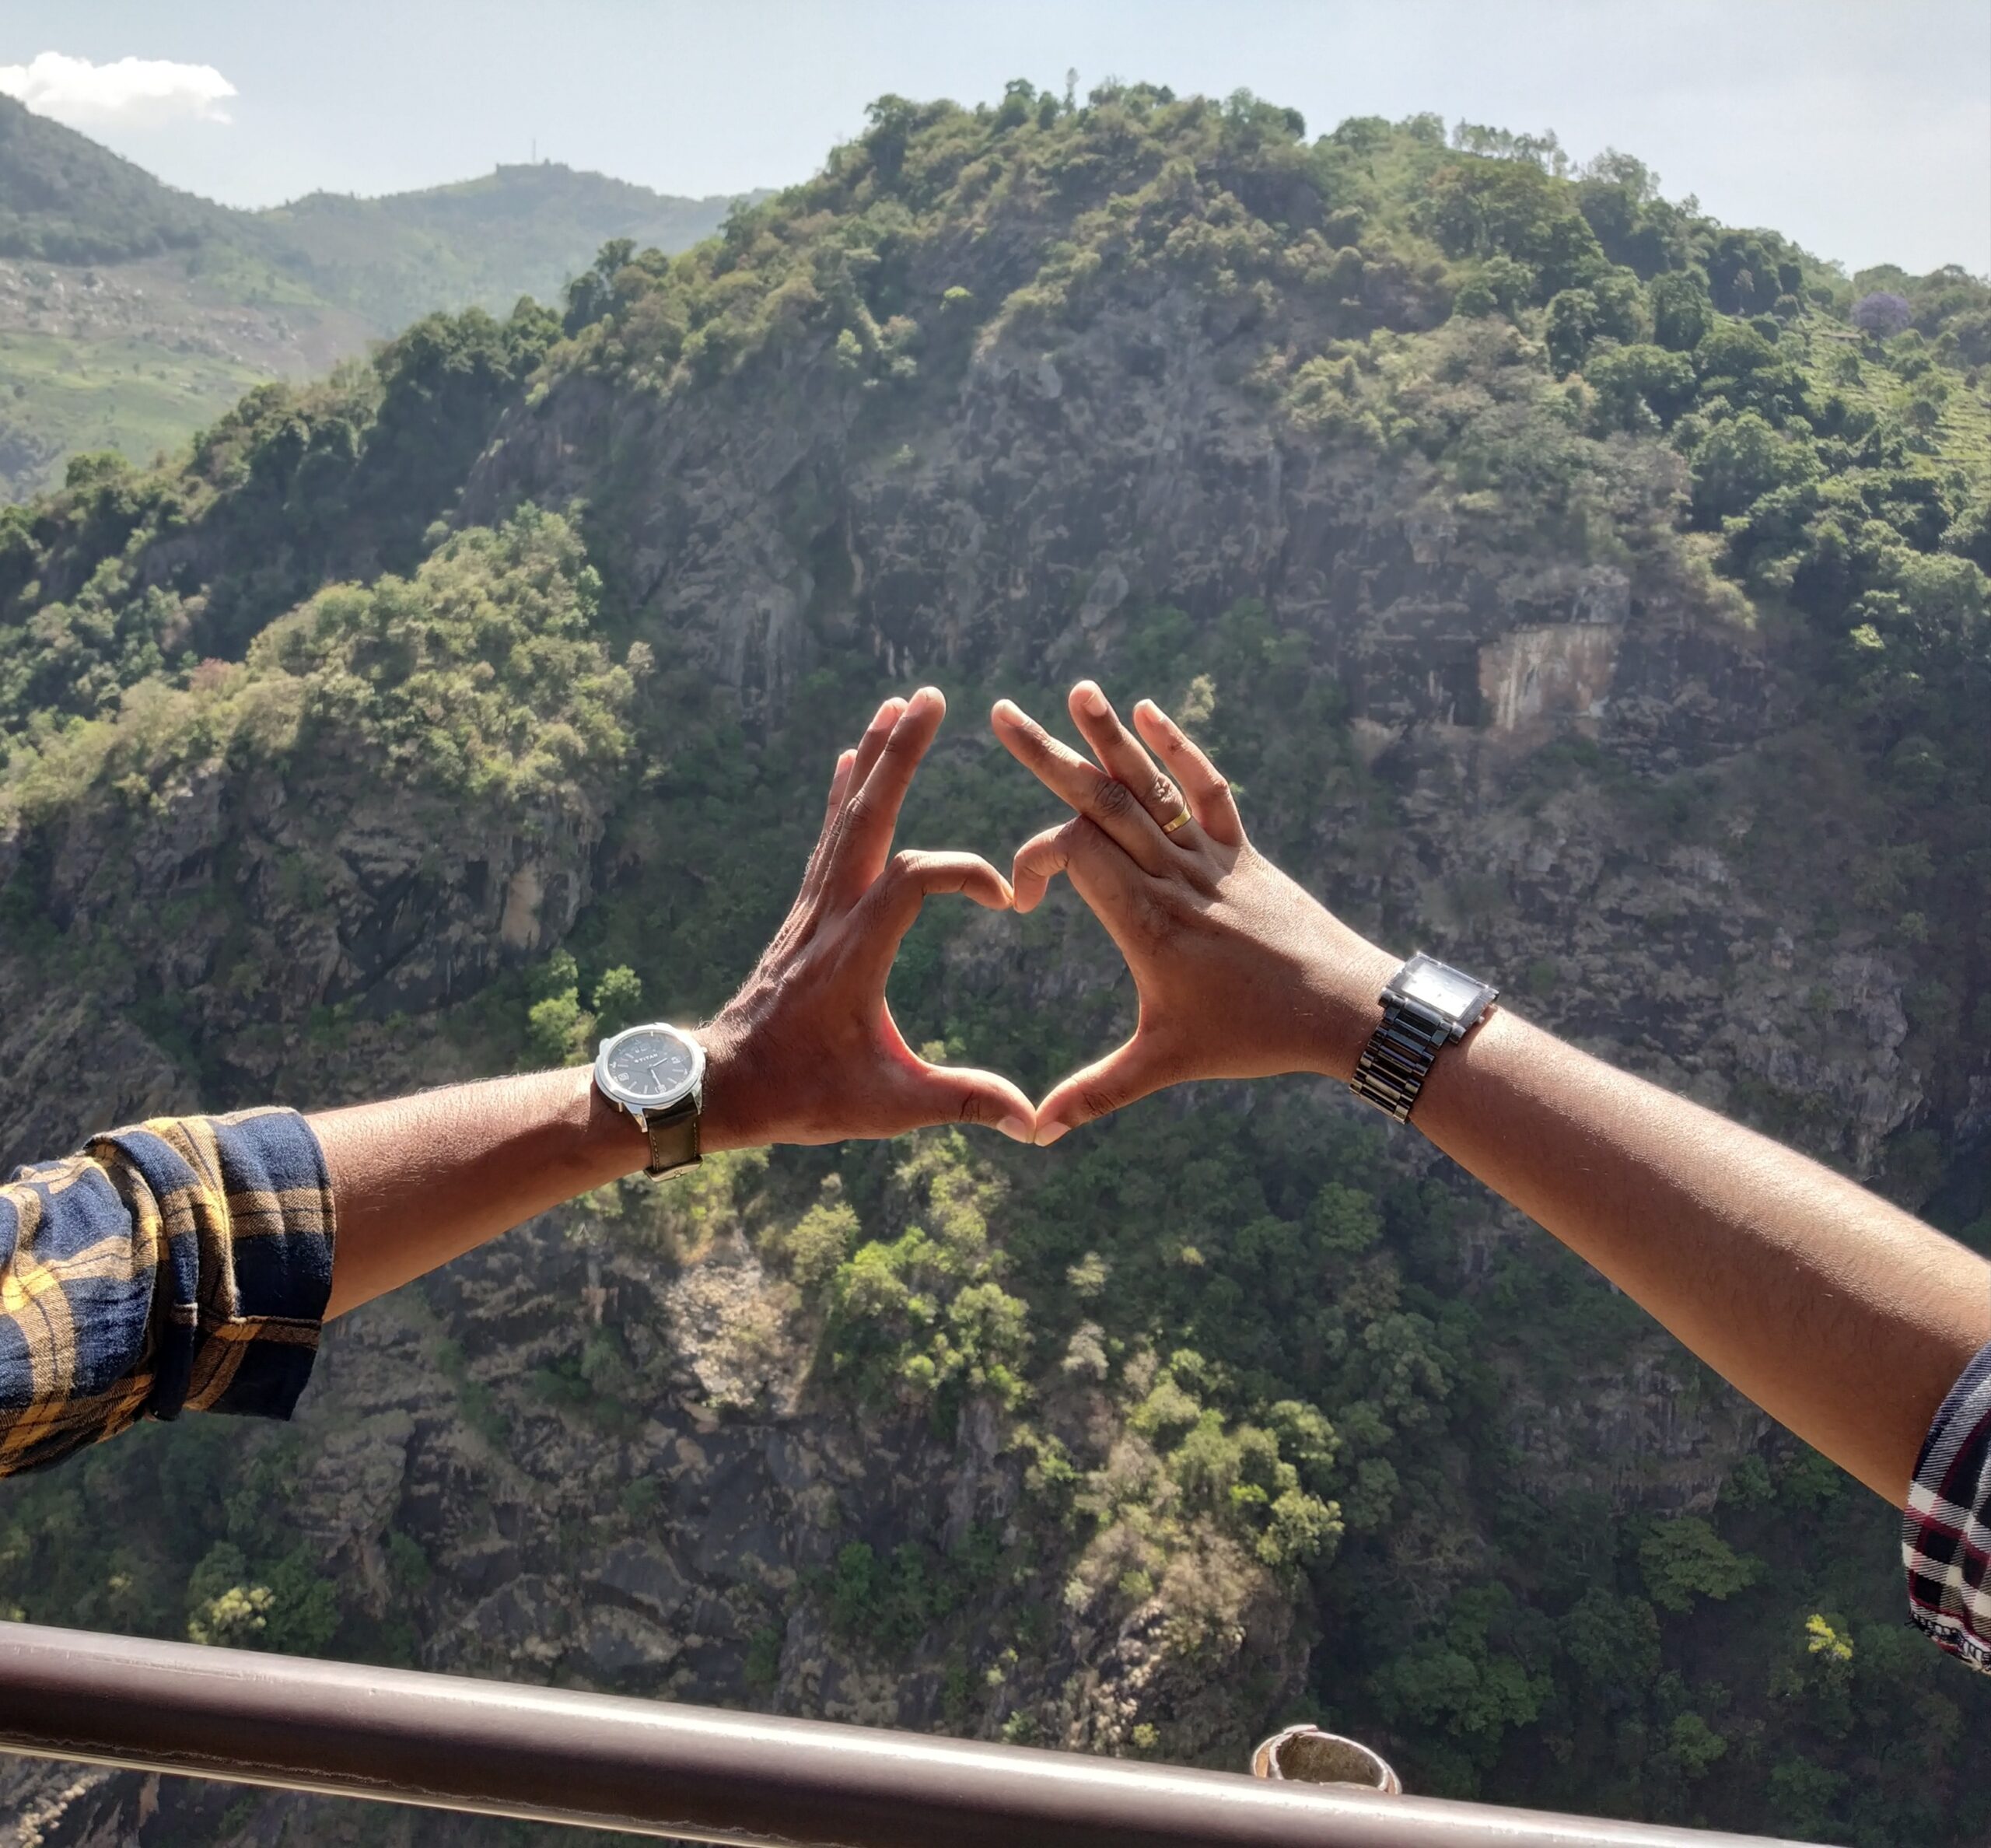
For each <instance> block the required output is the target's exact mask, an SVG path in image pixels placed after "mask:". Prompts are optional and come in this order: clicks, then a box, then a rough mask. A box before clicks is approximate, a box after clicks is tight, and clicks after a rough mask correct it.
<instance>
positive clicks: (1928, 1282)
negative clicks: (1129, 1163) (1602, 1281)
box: [1411, 1008, 1991, 1503]
mask: <svg viewBox="0 0 1991 1848" xmlns="http://www.w3.org/2000/svg"><path fill="white" fill-rule="evenodd" d="M1411 1120H1412V1123H1413V1124H1414V1125H1415V1126H1416V1127H1417V1128H1418V1129H1421V1130H1422V1132H1424V1133H1425V1135H1426V1136H1429V1138H1430V1139H1431V1140H1432V1141H1433V1142H1434V1143H1436V1144H1437V1146H1439V1147H1440V1148H1441V1149H1443V1150H1444V1151H1445V1152H1446V1153H1447V1154H1448V1155H1450V1157H1452V1158H1453V1159H1454V1160H1455V1161H1457V1163H1458V1164H1460V1165H1461V1167H1464V1168H1466V1169H1468V1171H1470V1172H1471V1173H1472V1174H1475V1175H1477V1176H1478V1178H1480V1179H1481V1180H1482V1181H1485V1183H1486V1185H1488V1186H1489V1187H1490V1188H1492V1189H1493V1190H1494V1192H1496V1193H1498V1194H1499V1195H1502V1197H1503V1198H1504V1199H1507V1200H1509V1201H1510V1202H1513V1205H1515V1206H1517V1207H1519V1208H1520V1209H1521V1210H1522V1211H1523V1212H1524V1213H1527V1215H1528V1216H1530V1217H1531V1218H1532V1219H1534V1220H1536V1221H1537V1222H1538V1223H1540V1224H1541V1226H1543V1227H1545V1228H1546V1229H1547V1230H1548V1231H1550V1232H1552V1233H1553V1234H1555V1237H1558V1238H1559V1239H1560V1240H1561V1241H1562V1242H1563V1243H1564V1244H1566V1245H1567V1246H1569V1248H1570V1249H1571V1250H1572V1251H1575V1252H1576V1254H1577V1255H1579V1256H1580V1257H1582V1258H1585V1259H1586V1260H1587V1261H1588V1262H1590V1263H1591V1264H1592V1265H1595V1266H1596V1267H1597V1269H1598V1270H1600V1271H1601V1272H1603V1273H1604V1276H1607V1277H1608V1278H1609V1279H1611V1281H1612V1282H1613V1283H1615V1284H1617V1285H1618V1287H1619V1288H1620V1289H1622V1290H1624V1291H1625V1293H1626V1294H1627V1295H1628V1296H1629V1297H1632V1300H1634V1301H1636V1302H1637V1303H1638V1304H1640V1306H1641V1307H1643V1308H1644V1309H1646V1311H1648V1312H1649V1313H1650V1314H1652V1315H1653V1316H1654V1317H1655V1318H1657V1320H1658V1321H1660V1322H1662V1323H1663V1324H1664V1325H1665V1326H1666V1327H1667V1328H1669V1329H1671V1331H1672V1332H1673V1333H1674V1335H1677V1336H1678V1338H1679V1339H1680V1340H1681V1342H1683V1343H1684V1344H1685V1346H1687V1347H1688V1348H1689V1349H1692V1351H1693V1352H1694V1353H1695V1354H1697V1355H1699V1356H1700V1358H1701V1359H1702V1360H1705V1361H1706V1363H1708V1364H1709V1366H1710V1367H1713V1369H1714V1370H1716V1372H1717V1373H1719V1374H1721V1376H1722V1377H1723V1378H1724V1379H1726V1380H1727V1381H1729V1382H1730V1384H1733V1385H1734V1386H1735V1387H1736V1388H1737V1389H1738V1390H1740V1391H1742V1392H1744V1393H1745V1394H1746V1395H1748V1397H1749V1398H1751V1399H1753V1400H1754V1401H1755V1402H1756V1404H1758V1405H1760V1406H1761V1407H1762V1409H1764V1410H1765V1412H1768V1413H1769V1415H1770V1416H1772V1417H1773V1418H1775V1419H1776V1420H1777V1421H1778V1422H1779V1423H1781V1424H1783V1425H1785V1426H1787V1427H1788V1428H1789V1429H1790V1430H1793V1431H1794V1432H1795V1433H1797V1435H1798V1436H1799V1437H1802V1438H1804V1440H1806V1441H1807V1443H1809V1444H1812V1445H1814V1446H1815V1447H1817V1448H1818V1449H1819V1450H1820V1451H1823V1452H1824V1453H1825V1454H1826V1455H1827V1456H1828V1457H1830V1458H1832V1459H1833V1460H1834V1461H1836V1462H1837V1463H1839V1465H1841V1466H1842V1468H1846V1469H1847V1470H1849V1471H1850V1472H1852V1473H1853V1475H1856V1476H1857V1477H1859V1478H1860V1480H1861V1481H1862V1482H1865V1483H1866V1484H1867V1486H1869V1487H1870V1488H1872V1489H1875V1490H1876V1491H1877V1492H1878V1493H1880V1494H1881V1495H1884V1496H1886V1497H1887V1498H1888V1500H1891V1501H1894V1502H1897V1503H1898V1502H1900V1501H1901V1500H1902V1498H1903V1497H1904V1496H1905V1494H1906V1493H1907V1489H1908V1485H1909V1476H1910V1475H1911V1474H1912V1471H1913V1469H1914V1466H1915V1460H1916V1452H1917V1451H1918V1449H1919V1446H1920V1444H1921V1442H1922V1440H1923V1436H1924V1434H1925V1433H1926V1431H1927V1430H1928V1428H1929V1424H1930V1419H1932V1417H1933V1416H1934V1413H1935V1412H1936V1409H1937V1406H1938V1405H1940V1403H1941V1402H1942V1399H1943V1396H1944V1394H1945V1393H1946V1392H1947V1391H1948V1390H1949V1388H1950V1387H1951V1385H1952V1384H1954V1382H1955V1380H1956V1378H1957V1376H1958V1374H1960V1373H1961V1370H1962V1369H1963V1367H1964V1364H1965V1362H1966V1361H1967V1360H1968V1359H1969V1358H1970V1356H1972V1354H1973V1353H1975V1352H1976V1351H1977V1349H1979V1347H1980V1346H1982V1345H1983V1344H1984V1342H1986V1340H1987V1339H1991V1266H1987V1265H1986V1264H1985V1263H1984V1262H1983V1261H1982V1259H1981V1258H1978V1257H1976V1256H1975V1255H1974V1254H1972V1252H1970V1251H1967V1250H1965V1248H1963V1247H1962V1246H1961V1245H1959V1244H1956V1243H1955V1242H1954V1241H1952V1240H1950V1239H1948V1238H1946V1237H1944V1236H1943V1235H1942V1234H1940V1233H1939V1232H1937V1231H1935V1230H1933V1229H1931V1228H1930V1227H1928V1226H1926V1225H1924V1224H1923V1223H1922V1222H1921V1221H1920V1220H1917V1219H1916V1218H1914V1217H1912V1216H1911V1215H1909V1214H1908V1213H1904V1212H1902V1211H1901V1210H1900V1209H1898V1208H1897V1207H1895V1206H1890V1205H1888V1203H1887V1202H1885V1201H1884V1200H1881V1199H1878V1198H1877V1197H1876V1196H1875V1195H1873V1194H1870V1193H1869V1192H1867V1191H1866V1190H1865V1189H1864V1188H1860V1187H1858V1186H1856V1185H1854V1183H1853V1182H1852V1181H1848V1180H1846V1179H1845V1178H1842V1176H1839V1175H1838V1174H1833V1173H1832V1172H1831V1171H1829V1170H1828V1169H1826V1168H1825V1167H1821V1165H1820V1164H1818V1163H1816V1162H1814V1161H1812V1160H1809V1159H1807V1157H1804V1156H1802V1155H1800V1154H1797V1153H1795V1152H1794V1151H1793V1150H1790V1149H1786V1148H1784V1147H1783V1146H1780V1145H1779V1144H1778V1143H1773V1142H1771V1141H1769V1140H1768V1139H1766V1138H1765V1137H1762V1136H1758V1135H1756V1134H1755V1132H1753V1131H1751V1130H1748V1129H1742V1128H1741V1127H1740V1126H1739V1125H1736V1124H1734V1123H1731V1122H1727V1120H1726V1119H1724V1118H1721V1117H1719V1116H1716V1115H1714V1114H1713V1112H1712V1111H1707V1110H1704V1109H1702V1108H1700V1107H1699V1105H1697V1104H1691V1103H1688V1102H1687V1101H1685V1099H1682V1098H1680V1097H1674V1096H1673V1095H1672V1094H1671V1093H1669V1092H1667V1091H1664V1090H1660V1089H1659V1088H1658V1087H1657V1086H1655V1085H1652V1084H1649V1083H1646V1082H1645V1081H1644V1080H1641V1079H1638V1078H1634V1077H1632V1076H1629V1074H1628V1073H1623V1072H1619V1071H1617V1070H1615V1069H1612V1068H1611V1066H1608V1065H1605V1064H1604V1063H1603V1062H1601V1060H1598V1059H1593V1058H1591V1057H1590V1056H1589V1055H1587V1054H1585V1053H1583V1052H1579V1051H1577V1050H1576V1048H1574V1047H1573V1046H1569V1045H1566V1044H1564V1043H1563V1042H1562V1041H1559V1040H1558V1039H1556V1038H1555V1037H1554V1036H1553V1035H1552V1034H1548V1033H1546V1032H1545V1031H1542V1030H1541V1029H1540V1028H1538V1027H1533V1026H1531V1025H1529V1024H1527V1022H1526V1021H1525V1020H1521V1019H1520V1018H1519V1017H1517V1016H1516V1015H1514V1014H1513V1013H1510V1012H1509V1011H1508V1010H1505V1009H1502V1008H1496V1010H1494V1011H1493V1012H1492V1013H1491V1014H1490V1015H1489V1017H1487V1019H1486V1020H1485V1023H1484V1024H1482V1026H1481V1027H1479V1028H1478V1030H1477V1031H1475V1032H1473V1033H1472V1034H1469V1035H1468V1037H1467V1038H1466V1039H1465V1040H1464V1041H1463V1042H1461V1044H1460V1045H1457V1046H1454V1047H1453V1048H1450V1050H1449V1051H1447V1052H1445V1053H1444V1054H1443V1055H1442V1056H1441V1057H1440V1059H1439V1060H1438V1062H1437V1064H1436V1067H1435V1068H1434V1069H1433V1072H1432V1073H1431V1076H1430V1077H1429V1080H1427V1081H1426V1084H1425V1087H1424V1090H1423V1092H1422V1095H1421V1096H1420V1097H1419V1100H1418V1102H1417V1104H1416V1107H1415V1111H1413V1113H1412V1118H1411Z"/></svg>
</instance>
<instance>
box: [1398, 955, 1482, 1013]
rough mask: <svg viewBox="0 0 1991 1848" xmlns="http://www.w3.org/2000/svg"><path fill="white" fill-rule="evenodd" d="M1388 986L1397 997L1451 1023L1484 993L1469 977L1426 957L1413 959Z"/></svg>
mask: <svg viewBox="0 0 1991 1848" xmlns="http://www.w3.org/2000/svg"><path fill="white" fill-rule="evenodd" d="M1391 986H1392V987H1393V988H1394V989H1396V990H1397V992H1398V993H1399V994H1404V995H1408V996H1409V997H1410V998H1411V999H1412V1000H1413V1001H1421V1002H1422V1003H1423V1004H1424V1005H1425V1006H1426V1007H1428V1008H1430V1009H1431V1010H1433V1011H1434V1012H1435V1013H1441V1014H1443V1016H1444V1017H1446V1018H1447V1020H1463V1019H1464V1017H1466V1015H1467V1014H1468V1013H1471V1011H1472V1010H1473V1007H1474V1004H1475V1003H1476V1002H1478V1000H1479V999H1480V997H1481V996H1483V995H1484V994H1485V992H1486V989H1485V986H1484V985H1482V984H1481V983H1479V982H1475V981H1474V980H1473V978H1471V976H1470V975H1461V974H1460V972H1459V971H1457V969H1453V968H1447V967H1446V965H1445V964H1443V963H1441V962H1434V961H1433V960H1432V959H1431V958H1430V957H1428V956H1413V957H1412V958H1411V959H1410V961H1408V963H1406V964H1405V965H1404V969H1403V973H1402V974H1401V975H1399V976H1398V978H1397V979H1396V980H1395V981H1394V982H1393V983H1391Z"/></svg>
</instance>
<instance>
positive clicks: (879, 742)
mask: <svg viewBox="0 0 1991 1848" xmlns="http://www.w3.org/2000/svg"><path fill="white" fill-rule="evenodd" d="M905 709H906V702H905V700H903V699H901V698H900V697H899V695H898V694H896V693H894V695H892V696H891V698H889V699H887V700H886V701H885V702H884V703H883V704H881V705H880V706H879V708H878V709H877V712H873V714H872V715H871V723H870V724H869V725H867V726H865V728H864V736H863V737H862V738H860V739H859V740H858V741H857V758H856V762H854V763H853V764H852V765H851V772H850V786H849V789H846V790H845V800H849V797H850V796H854V795H856V793H857V792H858V791H859V789H863V787H864V779H865V778H866V777H867V776H869V775H870V774H871V766H872V765H873V764H875V763H877V761H878V759H879V758H880V756H881V755H882V754H884V748H885V740H887V738H889V737H891V735H892V727H893V726H895V725H897V724H898V722H899V720H900V719H901V718H902V717H903V716H905Z"/></svg>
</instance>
